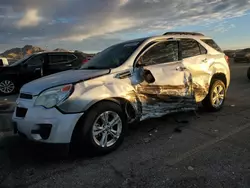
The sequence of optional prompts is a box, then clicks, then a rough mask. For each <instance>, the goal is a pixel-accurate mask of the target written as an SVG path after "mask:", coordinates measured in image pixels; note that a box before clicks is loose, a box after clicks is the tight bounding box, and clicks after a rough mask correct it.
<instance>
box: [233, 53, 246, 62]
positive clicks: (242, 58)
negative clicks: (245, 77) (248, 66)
mask: <svg viewBox="0 0 250 188" xmlns="http://www.w3.org/2000/svg"><path fill="white" fill-rule="evenodd" d="M233 58H234V62H235V63H250V57H249V56H247V54H246V53H235V54H234V56H233Z"/></svg>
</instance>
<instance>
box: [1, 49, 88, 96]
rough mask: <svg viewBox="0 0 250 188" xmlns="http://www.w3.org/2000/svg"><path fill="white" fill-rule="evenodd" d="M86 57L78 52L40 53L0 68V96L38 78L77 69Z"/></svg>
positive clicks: (15, 90) (8, 93)
mask: <svg viewBox="0 0 250 188" xmlns="http://www.w3.org/2000/svg"><path fill="white" fill-rule="evenodd" d="M86 59H87V57H85V56H84V54H82V53H78V52H40V53H36V54H32V55H29V56H26V57H24V58H23V59H20V60H18V61H16V62H15V63H13V64H11V65H9V66H5V67H0V95H10V94H13V93H15V92H18V91H19V89H20V88H21V86H22V85H24V84H25V83H28V82H30V81H32V80H35V79H38V78H40V77H43V76H46V75H50V74H54V73H57V72H61V71H66V70H70V69H79V68H80V67H81V65H82V64H83V63H86Z"/></svg>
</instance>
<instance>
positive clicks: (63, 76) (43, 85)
mask: <svg viewBox="0 0 250 188" xmlns="http://www.w3.org/2000/svg"><path fill="white" fill-rule="evenodd" d="M109 72H110V70H109V69H105V70H69V71H64V72H60V73H56V74H52V75H49V76H45V77H43V78H39V79H37V80H34V81H32V82H29V83H27V84H25V85H24V86H23V87H22V88H21V91H20V92H24V93H30V94H32V95H38V94H39V93H41V92H42V91H44V90H46V89H48V88H51V87H56V86H59V85H63V84H71V83H75V82H78V81H84V80H88V79H91V78H95V77H99V76H102V75H105V74H109Z"/></svg>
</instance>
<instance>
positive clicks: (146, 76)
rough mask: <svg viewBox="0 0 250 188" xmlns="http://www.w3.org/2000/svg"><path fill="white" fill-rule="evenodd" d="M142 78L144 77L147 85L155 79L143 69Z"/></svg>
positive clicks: (148, 71) (149, 72)
mask: <svg viewBox="0 0 250 188" xmlns="http://www.w3.org/2000/svg"><path fill="white" fill-rule="evenodd" d="M143 77H144V80H145V81H146V82H147V83H149V84H151V83H154V82H155V78H154V76H153V74H152V73H151V71H150V70H147V69H145V70H144V72H143Z"/></svg>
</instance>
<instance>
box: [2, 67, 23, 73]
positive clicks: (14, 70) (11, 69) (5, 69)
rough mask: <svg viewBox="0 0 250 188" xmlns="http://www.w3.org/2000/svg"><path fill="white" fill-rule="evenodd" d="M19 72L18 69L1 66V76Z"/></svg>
mask: <svg viewBox="0 0 250 188" xmlns="http://www.w3.org/2000/svg"><path fill="white" fill-rule="evenodd" d="M17 71H19V68H18V67H10V66H0V72H1V74H5V73H16V72H17Z"/></svg>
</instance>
